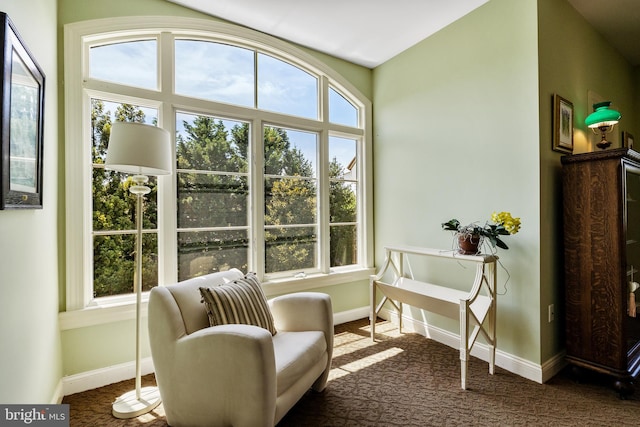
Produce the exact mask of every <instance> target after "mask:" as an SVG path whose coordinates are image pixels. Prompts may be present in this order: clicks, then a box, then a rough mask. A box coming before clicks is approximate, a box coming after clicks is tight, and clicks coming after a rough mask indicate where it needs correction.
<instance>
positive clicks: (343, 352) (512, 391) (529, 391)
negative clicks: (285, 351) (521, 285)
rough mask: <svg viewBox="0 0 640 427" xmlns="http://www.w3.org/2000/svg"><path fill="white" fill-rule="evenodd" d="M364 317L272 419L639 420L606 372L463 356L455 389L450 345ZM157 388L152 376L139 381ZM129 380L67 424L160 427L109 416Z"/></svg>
mask: <svg viewBox="0 0 640 427" xmlns="http://www.w3.org/2000/svg"><path fill="white" fill-rule="evenodd" d="M369 331H370V328H369V324H368V320H366V319H365V320H360V321H355V322H350V323H346V324H343V325H338V326H336V328H335V333H336V335H335V349H334V357H333V361H332V371H331V375H330V377H329V384H328V386H327V388H326V390H325V391H324V392H322V393H315V392H309V393H307V394H306V395H305V396H304V397H303V398H302V399H301V400H300V401H299V402H298V404H297V405H296V406H294V407H293V408H292V409H291V410H290V411H289V413H288V414H287V415H286V416H285V418H284V419H283V420H282V421H281V422H280V423H279V424H278V426H279V427H285V426H287V427H288V426H292V427H293V426H295V427H301V426H312V427H317V426H331V427H337V426H402V427H405V426H461V425H464V426H638V425H640V390H638V391H637V392H636V393H635V394H633V395H631V396H628V397H627V399H621V398H620V396H619V395H618V393H617V392H615V391H614V390H613V388H612V387H611V384H612V381H611V379H610V378H606V377H602V376H597V375H595V374H593V375H588V376H585V377H582V378H581V380H580V382H578V381H576V379H575V378H574V377H573V376H572V375H571V373H570V370H569V369H566V370H565V371H563V372H561V373H560V374H558V375H557V376H556V377H554V378H552V379H551V380H550V381H548V382H547V383H546V384H538V383H536V382H533V381H529V380H527V379H524V378H522V377H519V376H517V375H515V374H512V373H510V372H507V371H505V370H504V369H500V368H498V367H496V373H495V374H494V375H489V373H488V365H487V363H486V362H484V361H482V360H479V359H477V358H473V357H472V358H471V360H470V361H469V370H468V377H467V390H466V391H465V390H462V389H461V388H460V361H459V352H458V350H457V349H453V348H450V347H447V346H445V345H443V344H440V343H438V342H435V341H432V340H429V339H426V338H424V337H423V336H421V335H418V334H413V333H407V334H399V333H398V330H397V327H395V326H394V325H392V324H390V323H388V322H385V321H380V322H379V323H378V324H377V326H376V332H377V334H376V338H377V341H376V342H375V343H373V342H372V341H371V339H370V338H369V333H370V332H369ZM152 384H155V382H154V377H153V375H147V376H145V377H144V378H143V386H145V385H152ZM133 387H134V382H133V380H129V381H123V382H119V383H116V384H111V385H108V386H105V387H101V388H99V389H95V390H90V391H86V392H83V393H77V394H73V395H69V396H66V397H65V398H64V400H63V403H68V404H70V417H71V426H105V427H108V426H150V427H156V426H166V425H167V424H166V421H165V419H164V410H163V408H162V405H160V406H159V407H158V408H156V410H155V411H153V412H151V413H149V414H145V415H142V416H140V417H138V418H134V419H131V420H118V419H115V418H113V417H112V416H111V404H112V402H113V400H114V399H115V398H116V397H117V396H119V395H121V394H122V393H124V392H126V391H128V390H131V389H133Z"/></svg>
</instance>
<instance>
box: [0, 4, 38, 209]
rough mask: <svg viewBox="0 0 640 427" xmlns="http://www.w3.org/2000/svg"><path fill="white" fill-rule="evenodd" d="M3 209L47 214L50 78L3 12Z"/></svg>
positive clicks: (0, 114)
mask: <svg viewBox="0 0 640 427" xmlns="http://www.w3.org/2000/svg"><path fill="white" fill-rule="evenodd" d="M0 42H1V43H2V50H1V53H0V64H2V85H0V100H1V103H0V134H1V135H2V141H1V146H0V147H1V148H0V154H1V158H0V179H1V180H2V194H1V197H0V209H9V208H42V146H43V141H42V137H43V135H42V132H43V123H44V117H43V113H44V73H43V72H42V69H41V68H40V67H39V66H38V64H37V63H36V61H35V59H34V58H33V55H31V53H30V52H29V50H28V49H27V47H26V45H25V44H24V42H23V41H22V39H21V38H20V35H19V34H18V32H17V31H16V28H15V26H14V25H13V23H12V22H11V20H10V19H9V17H8V16H7V14H5V13H2V12H0Z"/></svg>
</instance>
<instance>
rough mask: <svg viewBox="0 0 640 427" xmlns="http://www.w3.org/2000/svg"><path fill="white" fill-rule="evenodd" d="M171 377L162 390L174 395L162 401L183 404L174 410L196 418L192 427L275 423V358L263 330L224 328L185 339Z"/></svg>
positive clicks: (169, 369)
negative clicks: (194, 426) (197, 426)
mask: <svg viewBox="0 0 640 427" xmlns="http://www.w3.org/2000/svg"><path fill="white" fill-rule="evenodd" d="M166 372H167V373H170V375H169V376H168V377H167V376H165V377H164V378H162V381H163V382H165V383H166V384H165V386H164V387H161V390H163V391H164V392H165V394H167V393H169V394H170V395H171V396H165V395H163V396H162V398H163V400H165V401H167V400H169V399H171V400H173V401H179V402H180V404H177V405H171V406H172V407H175V408H180V419H182V420H185V419H186V418H185V417H187V416H188V417H192V419H191V422H190V424H193V425H255V426H261V425H271V424H273V420H274V417H275V407H276V373H275V356H274V351H273V343H272V339H271V333H269V332H268V331H267V330H265V329H263V328H259V327H257V326H250V325H221V326H214V327H210V328H205V329H201V330H199V331H196V332H194V333H193V334H191V335H187V336H184V337H182V338H180V339H178V340H177V341H176V342H175V347H174V358H173V360H172V361H171V366H170V367H167V369H166ZM158 380H159V381H160V378H158ZM229 384H233V387H228V386H226V387H225V386H224V385H229ZM186 414H189V415H186ZM167 421H168V422H170V421H171V415H170V414H167Z"/></svg>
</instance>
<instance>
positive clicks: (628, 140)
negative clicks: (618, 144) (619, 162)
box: [622, 132, 635, 150]
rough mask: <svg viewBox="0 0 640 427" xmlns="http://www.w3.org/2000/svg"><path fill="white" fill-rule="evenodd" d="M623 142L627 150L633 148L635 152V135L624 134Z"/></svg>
mask: <svg viewBox="0 0 640 427" xmlns="http://www.w3.org/2000/svg"><path fill="white" fill-rule="evenodd" d="M622 141H623V144H624V147H625V148H631V149H633V150H635V148H634V147H633V135H631V134H630V133H629V132H622Z"/></svg>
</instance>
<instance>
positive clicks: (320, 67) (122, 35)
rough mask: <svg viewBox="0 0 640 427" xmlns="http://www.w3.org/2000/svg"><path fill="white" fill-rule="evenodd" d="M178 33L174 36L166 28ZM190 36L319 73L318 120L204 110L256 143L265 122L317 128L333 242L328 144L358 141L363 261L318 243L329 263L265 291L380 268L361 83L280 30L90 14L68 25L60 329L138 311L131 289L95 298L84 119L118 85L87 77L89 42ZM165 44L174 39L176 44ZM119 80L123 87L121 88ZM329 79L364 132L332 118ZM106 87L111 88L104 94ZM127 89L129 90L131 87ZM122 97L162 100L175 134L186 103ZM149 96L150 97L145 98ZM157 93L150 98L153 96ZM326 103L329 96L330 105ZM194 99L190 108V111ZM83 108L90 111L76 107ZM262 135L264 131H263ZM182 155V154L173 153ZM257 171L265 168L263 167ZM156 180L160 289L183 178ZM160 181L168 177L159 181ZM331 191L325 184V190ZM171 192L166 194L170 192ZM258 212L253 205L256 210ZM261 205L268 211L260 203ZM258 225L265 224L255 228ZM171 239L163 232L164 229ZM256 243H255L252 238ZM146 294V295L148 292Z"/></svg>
mask: <svg viewBox="0 0 640 427" xmlns="http://www.w3.org/2000/svg"><path fill="white" fill-rule="evenodd" d="M168 31H171V32H172V33H173V34H167V33H166V32H168ZM180 33H182V34H184V35H187V34H188V35H189V36H193V35H198V34H200V35H201V37H202V38H203V39H211V37H212V36H215V38H216V39H217V40H216V41H226V42H228V43H229V44H233V45H236V46H245V47H248V48H251V49H258V50H260V51H262V52H264V53H267V54H270V55H273V56H275V57H277V58H280V59H283V60H285V61H287V62H289V63H291V64H293V65H295V66H297V67H300V68H301V69H303V70H307V71H309V72H311V73H313V74H314V75H317V76H319V85H320V89H321V90H320V95H319V102H320V109H319V113H320V117H321V118H326V119H324V120H310V119H305V118H295V117H292V116H288V115H282V114H278V113H266V112H264V111H260V112H259V114H258V112H257V111H256V113H255V114H252V113H251V112H250V110H248V109H247V108H245V107H234V106H232V105H226V106H225V107H224V108H221V109H220V111H215V110H211V108H210V107H208V108H206V109H205V108H203V109H202V113H204V114H211V115H216V116H222V117H225V116H229V115H230V114H231V115H233V116H234V117H236V118H238V119H244V120H247V121H251V123H252V125H251V129H252V132H253V133H254V134H253V138H252V140H253V141H260V142H261V141H262V135H261V132H262V127H263V125H264V124H265V123H267V124H268V125H273V124H281V125H282V126H283V127H290V126H295V127H296V128H299V129H302V130H309V131H312V132H317V133H318V135H319V138H320V140H319V147H320V148H319V153H318V154H319V156H318V171H319V174H318V180H319V182H321V183H322V184H321V185H320V187H321V188H323V190H322V191H321V193H320V194H319V195H318V196H319V198H320V203H319V206H320V208H319V209H320V216H321V218H322V217H324V218H327V220H320V222H319V224H320V230H319V239H321V241H328V239H329V222H328V214H329V206H328V188H329V186H328V185H327V183H328V182H329V177H328V165H327V164H325V163H326V162H327V161H328V160H327V159H328V155H327V153H325V152H324V151H325V150H327V149H328V139H329V136H330V135H335V136H340V137H347V138H352V139H353V138H355V139H356V140H357V141H358V144H357V166H356V167H357V170H358V174H359V177H358V180H359V181H360V187H359V189H361V191H358V194H357V197H358V200H357V206H358V213H357V221H358V224H359V227H362V232H359V233H358V242H357V244H358V251H359V252H358V265H357V266H345V267H336V268H329V265H328V263H329V256H328V250H329V245H321V248H325V252H327V253H326V254H322V256H320V259H322V260H323V264H320V265H319V267H320V268H319V270H320V271H319V272H318V273H315V274H311V275H308V276H306V277H304V278H300V277H291V276H288V277H277V276H275V275H274V276H273V277H270V278H268V279H269V280H267V281H266V282H264V289H265V293H266V294H267V295H273V294H281V293H286V292H294V291H300V290H305V289H313V288H318V287H325V286H332V285H336V284H341V283H349V282H354V281H358V280H363V279H367V278H368V277H369V275H370V274H372V272H373V269H372V267H373V223H372V220H371V212H372V210H373V200H372V170H371V169H372V158H371V154H372V149H371V146H372V144H371V110H372V109H371V102H370V101H369V100H368V99H367V98H366V97H365V96H364V95H363V94H362V93H360V91H359V90H358V89H357V88H355V87H354V86H353V85H352V84H351V83H349V82H348V81H347V80H345V79H344V78H343V77H341V76H340V75H339V74H338V73H336V72H335V71H334V70H332V69H331V68H330V67H328V66H327V65H325V64H323V63H322V62H320V61H319V60H318V59H316V58H314V57H313V56H311V55H309V54H307V53H306V52H304V51H302V50H300V49H298V48H296V47H294V46H292V45H290V44H288V43H286V42H283V41H281V40H279V39H276V38H274V37H271V36H268V35H265V34H262V33H258V32H255V31H252V30H248V29H245V28H242V27H238V26H235V25H230V24H225V23H221V22H215V21H209V20H204V19H194V18H182V17H124V18H123V17H118V18H107V19H99V20H92V21H84V22H79V23H74V24H68V25H65V28H64V37H65V42H64V43H65V51H64V52H65V55H64V63H65V141H66V143H65V175H66V260H67V261H66V312H65V313H62V315H61V325H62V328H63V329H69V328H74V327H80V326H88V325H91V324H99V323H104V322H109V321H114V320H123V319H124V318H131V317H132V316H133V314H134V311H135V310H134V306H135V298H134V295H133V294H131V295H121V296H114V297H101V298H98V299H94V298H93V297H92V286H91V283H92V275H93V271H92V268H93V265H92V254H93V248H92V239H91V229H92V217H91V216H92V211H91V205H92V195H91V185H90V183H91V179H90V177H91V167H90V166H91V153H90V147H89V146H88V144H86V143H85V141H88V140H90V135H89V133H90V129H89V127H88V126H86V123H87V122H88V117H87V116H86V114H88V113H87V112H89V111H90V105H89V102H90V98H91V97H92V96H95V97H100V96H101V93H104V94H105V96H107V95H106V94H109V95H108V97H109V98H111V97H112V95H111V94H112V92H111V91H109V92H107V91H106V89H105V88H106V87H107V86H109V87H111V88H112V87H114V84H112V83H102V82H99V81H90V82H88V81H86V80H85V79H84V76H86V75H88V68H89V58H88V55H87V54H86V52H87V49H86V48H85V46H86V44H87V43H94V42H96V41H99V43H104V42H103V39H104V37H105V35H108V36H109V42H113V41H116V40H126V39H127V38H131V37H136V38H138V37H140V36H141V35H148V36H149V38H154V37H157V38H158V42H159V49H160V44H161V43H160V39H161V38H162V37H173V36H174V35H176V36H178V35H180ZM166 45H171V44H170V43H168V44H166ZM172 49H173V48H171V51H170V52H159V61H158V67H159V76H160V81H159V84H160V85H161V86H162V87H165V88H166V87H172V86H171V85H172V81H171V79H172V76H171V73H163V72H162V70H163V69H167V68H166V67H172V65H173V51H172ZM115 86H117V85H115ZM329 86H331V87H332V88H333V89H335V90H337V91H338V92H340V94H341V95H343V96H344V97H345V99H347V100H348V101H349V102H351V103H352V104H353V105H354V106H356V108H358V111H359V114H360V116H359V118H358V121H359V129H358V130H357V131H356V132H354V128H352V127H349V126H343V125H338V124H332V123H329V122H328V93H329ZM102 91H104V92H102ZM125 92H126V95H125V94H124V93H125ZM122 93H123V95H122V96H120V98H119V99H124V100H127V102H131V103H132V104H141V103H142V104H144V105H149V103H150V102H152V103H156V102H157V106H158V121H159V126H162V127H163V128H165V129H167V130H168V131H169V132H170V133H171V134H172V135H173V134H175V123H174V120H173V119H169V120H167V118H172V117H173V116H174V112H175V110H177V109H184V108H183V106H181V105H178V103H177V102H176V101H175V98H176V97H175V96H174V97H173V98H172V101H173V102H168V101H167V100H163V95H162V93H161V92H159V91H154V90H148V89H140V88H131V87H127V88H126V90H123V91H122ZM141 99H143V100H144V101H140V100H141ZM150 100H151V101H150ZM325 101H326V102H325ZM193 105H194V104H193V103H191V105H190V108H189V111H193ZM79 110H82V111H83V114H79ZM258 132H260V134H256V133H258ZM252 150H253V152H252V158H253V159H254V161H257V162H260V161H261V160H260V159H261V158H262V152H261V150H262V144H261V143H258V144H253V146H252ZM174 155H175V154H174ZM257 166H258V167H257V168H256V169H260V168H259V166H260V165H257ZM158 180H159V181H158V182H159V183H160V182H162V186H163V188H164V190H163V191H158V209H159V211H160V210H163V212H162V214H161V212H159V214H158V230H159V232H158V239H159V240H158V251H159V253H158V255H159V258H160V259H162V260H165V261H166V262H164V263H163V265H160V266H159V278H158V281H159V282H158V283H159V286H162V285H164V284H167V283H174V282H175V281H176V280H177V259H176V258H177V257H176V255H175V249H176V248H177V237H176V233H175V232H173V233H162V232H161V231H160V230H166V229H171V230H176V228H177V224H176V222H177V220H176V217H175V214H171V211H170V210H171V209H174V212H175V199H176V193H177V189H176V181H175V177H173V175H171V176H168V177H166V176H161V177H158ZM161 180H162V181H161ZM251 180H252V182H251V185H252V186H257V187H255V188H260V187H261V186H262V185H263V184H262V176H261V175H260V174H252V176H251ZM324 188H326V189H327V190H326V191H325V190H324ZM253 193H254V194H257V196H256V195H253V196H252V199H251V205H252V206H263V205H264V201H263V200H262V192H253ZM167 198H168V199H167ZM255 211H256V210H254V212H255ZM257 211H261V209H257ZM257 217H258V215H252V218H254V219H253V221H254V222H253V223H252V224H251V227H253V229H254V236H256V238H255V239H254V242H260V241H263V240H264V239H263V238H262V237H263V236H262V235H263V234H264V231H263V230H262V226H261V223H259V222H258V221H259V220H260V218H257ZM258 225H259V226H258ZM163 235H164V237H161V236H163ZM254 246H255V245H254ZM257 253H258V249H257V248H255V247H253V248H250V259H252V258H253V262H254V266H256V267H258V268H257V270H259V271H263V270H264V268H263V265H262V264H263V263H264V260H262V259H261V257H257V256H256V254H257ZM145 301H146V298H145Z"/></svg>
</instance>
